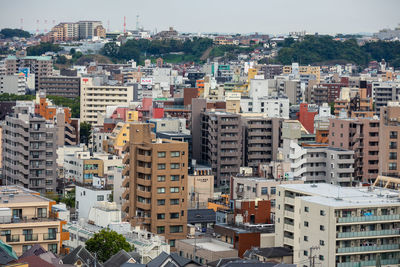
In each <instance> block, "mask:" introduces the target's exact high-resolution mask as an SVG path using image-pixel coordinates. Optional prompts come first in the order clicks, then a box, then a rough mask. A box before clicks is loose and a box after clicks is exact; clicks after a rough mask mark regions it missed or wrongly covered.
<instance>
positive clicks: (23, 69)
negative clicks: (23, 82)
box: [18, 68, 30, 78]
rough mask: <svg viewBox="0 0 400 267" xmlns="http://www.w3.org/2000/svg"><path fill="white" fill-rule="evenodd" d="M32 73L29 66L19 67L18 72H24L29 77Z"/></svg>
mask: <svg viewBox="0 0 400 267" xmlns="http://www.w3.org/2000/svg"><path fill="white" fill-rule="evenodd" d="M29 73H30V70H29V68H19V69H18V74H23V75H24V76H25V78H28V76H29Z"/></svg>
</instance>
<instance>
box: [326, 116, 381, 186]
mask: <svg viewBox="0 0 400 267" xmlns="http://www.w3.org/2000/svg"><path fill="white" fill-rule="evenodd" d="M328 144H329V146H331V147H336V148H342V149H349V150H354V180H355V181H363V182H372V181H373V180H375V178H376V177H377V175H378V162H379V157H378V153H379V151H380V150H382V146H381V145H379V120H378V119H373V118H352V119H340V118H335V119H331V120H330V126H329V143H328Z"/></svg>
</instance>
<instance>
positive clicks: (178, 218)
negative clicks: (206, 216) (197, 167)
mask: <svg viewBox="0 0 400 267" xmlns="http://www.w3.org/2000/svg"><path fill="white" fill-rule="evenodd" d="M152 126H153V125H152V124H149V123H132V124H131V125H130V129H129V130H130V135H129V137H130V141H129V143H128V144H127V145H126V146H125V148H124V149H125V152H126V153H127V154H126V156H125V158H124V160H123V163H124V164H126V168H125V169H124V171H123V173H122V174H123V175H124V177H125V178H124V180H123V183H122V186H123V187H125V188H126V190H125V192H124V193H123V194H122V198H123V199H124V203H123V206H122V211H123V212H126V214H127V216H126V218H125V220H127V221H129V222H130V223H131V224H132V225H140V226H142V227H143V228H145V229H146V230H148V231H151V232H153V233H157V234H159V235H163V236H165V238H166V239H167V240H168V242H169V244H170V245H171V247H172V249H173V247H174V246H175V240H176V239H184V238H186V235H187V227H186V224H187V180H188V168H187V167H188V166H187V162H188V144H187V143H184V142H179V141H173V140H166V139H155V136H154V133H153V132H152V130H151V128H152Z"/></svg>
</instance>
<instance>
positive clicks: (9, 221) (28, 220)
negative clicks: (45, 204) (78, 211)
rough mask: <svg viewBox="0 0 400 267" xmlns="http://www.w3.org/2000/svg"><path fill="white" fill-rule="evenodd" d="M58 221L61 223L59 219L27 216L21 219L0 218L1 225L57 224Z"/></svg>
mask: <svg viewBox="0 0 400 267" xmlns="http://www.w3.org/2000/svg"><path fill="white" fill-rule="evenodd" d="M57 221H59V220H58V219H57V218H38V217H31V218H27V217H26V216H23V217H22V218H19V217H12V216H0V224H14V223H36V222H57Z"/></svg>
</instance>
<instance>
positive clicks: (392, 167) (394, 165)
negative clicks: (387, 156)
mask: <svg viewBox="0 0 400 267" xmlns="http://www.w3.org/2000/svg"><path fill="white" fill-rule="evenodd" d="M389 170H390V171H395V170H397V163H396V162H389Z"/></svg>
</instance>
